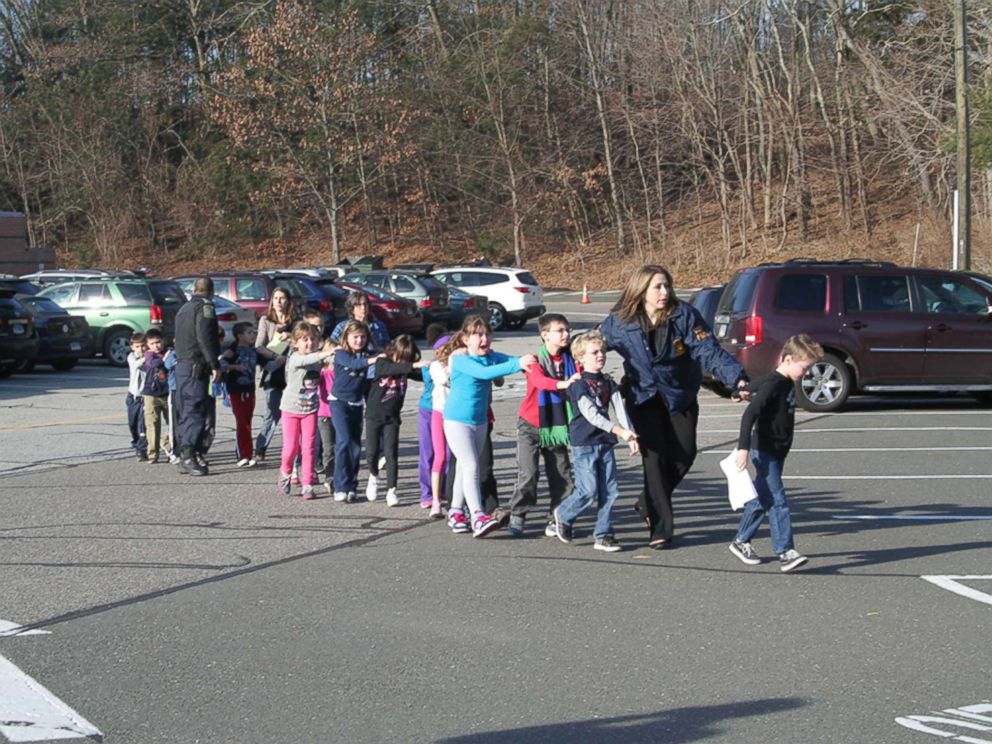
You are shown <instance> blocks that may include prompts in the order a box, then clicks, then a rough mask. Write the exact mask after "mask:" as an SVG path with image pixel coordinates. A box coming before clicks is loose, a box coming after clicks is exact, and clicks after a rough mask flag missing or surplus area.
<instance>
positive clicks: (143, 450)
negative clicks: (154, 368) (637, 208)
mask: <svg viewBox="0 0 992 744" xmlns="http://www.w3.org/2000/svg"><path fill="white" fill-rule="evenodd" d="M144 365H145V334H144V333H132V334H131V353H130V354H128V355H127V366H128V382H127V398H126V399H125V400H126V403H127V428H128V429H129V430H130V432H131V449H133V450H134V454H135V456H136V457H137V458H138V462H144V461H145V460H147V459H148V443H147V441H146V439H145V413H144V401H143V400H142V397H141V390H142V388H144V386H145V370H144Z"/></svg>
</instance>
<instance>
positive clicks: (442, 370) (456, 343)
mask: <svg viewBox="0 0 992 744" xmlns="http://www.w3.org/2000/svg"><path fill="white" fill-rule="evenodd" d="M435 344H436V345H435V347H434V361H432V362H431V363H430V366H429V367H428V368H427V370H428V374H429V375H430V377H431V383H432V387H433V389H432V391H431V436H430V442H429V443H428V444H427V447H428V448H429V449H430V450H431V512H430V515H431V517H432V518H434V519H440V518H441V517H442V516H443V515H444V511H445V509H446V508H447V504H448V502H447V500H446V499H445V498H444V495H443V493H442V492H443V490H444V488H443V487H444V486H451V485H453V483H452V481H451V480H449V482H448V483H446V484H445V483H442V481H443V480H444V475H445V473H448V476H449V478H450V479H453V478H454V471H453V470H452V469H451V465H450V463H451V452H449V450H448V441H447V439H445V437H444V405H445V403H446V402H447V400H448V393H449V392H450V390H451V380H450V378H449V376H448V360H449V359H450V358H451V352H453V351H454V350H455V349H457V348H460V347H461V340H460V336H459V335H458V334H457V333H456V334H455V335H454V336H442V337H441V338H439V339H438V340H437V341H436V342H435Z"/></svg>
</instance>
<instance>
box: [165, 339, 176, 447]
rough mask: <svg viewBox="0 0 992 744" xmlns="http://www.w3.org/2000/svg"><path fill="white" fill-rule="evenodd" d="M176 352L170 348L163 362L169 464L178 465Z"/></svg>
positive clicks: (173, 344) (174, 340)
mask: <svg viewBox="0 0 992 744" xmlns="http://www.w3.org/2000/svg"><path fill="white" fill-rule="evenodd" d="M175 345H176V339H175V338H174V337H173V339H172V346H173V347H175ZM176 361H177V360H176V350H175V348H170V349H169V350H168V351H167V352H165V357H164V359H163V362H164V364H165V369H166V371H167V372H168V373H169V440H170V441H171V443H172V449H171V450H169V464H170V465H178V464H179V447H178V446H177V445H178V443H179V434H178V427H179V396H178V395H177V394H176Z"/></svg>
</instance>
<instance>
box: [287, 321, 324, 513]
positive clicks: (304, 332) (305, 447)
mask: <svg viewBox="0 0 992 744" xmlns="http://www.w3.org/2000/svg"><path fill="white" fill-rule="evenodd" d="M319 343H320V340H319V337H318V336H317V333H316V332H315V330H314V329H313V328H312V327H311V326H310V325H309V324H308V323H305V322H303V321H300V322H299V323H297V324H296V325H295V326H293V335H292V351H291V352H290V354H289V357H288V358H287V359H286V389H285V390H284V391H283V396H282V401H281V402H280V404H279V410H280V411H281V415H280V422H281V423H282V466H281V468H280V473H279V492H280V493H281V494H283V495H284V496H289V493H290V489H291V488H292V480H291V479H292V473H293V463H294V462H295V460H296V456H297V455H301V460H302V462H301V464H300V483H301V484H302V486H303V499H304V500H306V501H309V500H310V499H312V498H315V497H314V493H313V474H314V469H313V460H314V454H315V450H316V446H315V442H316V438H315V437H316V434H317V403H318V401H317V385H318V379H319V378H320V367H321V364H322V363H323V361H324V360H325V359H326V358H327V357H329V356H330V355H331V352H329V351H314V349H316V348H317V345H318V344H319Z"/></svg>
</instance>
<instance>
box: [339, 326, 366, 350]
mask: <svg viewBox="0 0 992 744" xmlns="http://www.w3.org/2000/svg"><path fill="white" fill-rule="evenodd" d="M356 331H361V332H362V333H364V334H365V344H366V346H367V345H368V343H369V339H370V338H372V331H370V330H369V327H368V326H367V325H365V323H363V322H362V321H360V320H355V319H354V318H353V319H351V320H349V321H348V322H347V323H345V324H344V330H343V331H341V348H342V349H344V350H345V351H347V352H348V353H349V354H357V353H358V352H360V351H365V348H366V347H365V346H363V347H362V348H361V349H352V348H351V344H350V343H348V335H349V334H351V333H355V332H356Z"/></svg>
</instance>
